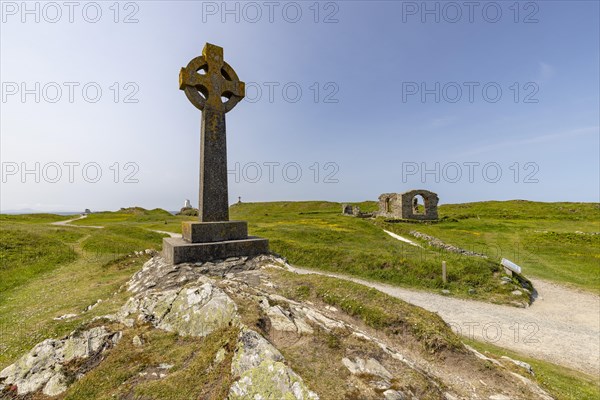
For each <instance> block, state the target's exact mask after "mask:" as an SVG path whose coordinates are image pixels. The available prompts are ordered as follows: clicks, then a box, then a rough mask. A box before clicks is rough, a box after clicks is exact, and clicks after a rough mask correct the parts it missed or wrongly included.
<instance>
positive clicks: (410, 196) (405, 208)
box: [400, 190, 439, 220]
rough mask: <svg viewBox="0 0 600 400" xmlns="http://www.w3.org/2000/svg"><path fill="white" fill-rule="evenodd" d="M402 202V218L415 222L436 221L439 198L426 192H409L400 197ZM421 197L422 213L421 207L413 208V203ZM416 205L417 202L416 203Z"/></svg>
mask: <svg viewBox="0 0 600 400" xmlns="http://www.w3.org/2000/svg"><path fill="white" fill-rule="evenodd" d="M400 197H401V199H402V200H401V201H402V218H404V219H417V220H436V219H438V212H437V205H438V202H439V197H438V195H437V194H435V193H433V192H430V191H428V190H411V191H409V192H406V193H402V194H401V195H400ZM419 197H421V198H422V199H423V204H422V210H423V211H422V212H421V207H415V203H414V201H415V200H416V199H418V198H419ZM417 205H419V204H418V201H417Z"/></svg>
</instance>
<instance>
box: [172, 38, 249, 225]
mask: <svg viewBox="0 0 600 400" xmlns="http://www.w3.org/2000/svg"><path fill="white" fill-rule="evenodd" d="M179 89H181V90H183V91H184V92H185V94H186V96H187V98H188V99H189V100H190V102H191V103H192V104H193V105H194V106H196V108H198V109H199V110H201V111H202V122H201V128H200V196H199V207H198V218H199V220H200V222H215V221H229V199H228V194H227V146H226V137H225V113H227V112H229V111H231V109H233V107H235V106H236V104H237V103H239V101H240V100H242V99H243V98H244V95H245V84H244V82H241V81H240V80H239V78H238V76H237V74H236V73H235V71H234V70H233V68H231V66H230V65H229V64H227V63H226V62H225V61H224V60H223V48H221V47H219V46H215V45H213V44H210V43H206V45H205V46H204V49H203V50H202V55H201V56H199V57H196V58H194V59H192V60H191V61H190V62H189V63H188V65H187V66H186V67H185V68H182V69H181V71H180V72H179Z"/></svg>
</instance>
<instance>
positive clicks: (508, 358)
mask: <svg viewBox="0 0 600 400" xmlns="http://www.w3.org/2000/svg"><path fill="white" fill-rule="evenodd" d="M500 358H501V359H503V360H507V361H510V362H512V363H513V364H515V365H518V366H519V367H521V368H523V369H524V370H525V371H527V372H529V373H530V374H531V375H535V374H534V373H533V368H531V365H529V364H527V363H526V362H524V361H519V360H513V359H512V358H510V357H507V356H502V357H500Z"/></svg>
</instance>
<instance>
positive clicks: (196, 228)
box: [181, 221, 248, 243]
mask: <svg viewBox="0 0 600 400" xmlns="http://www.w3.org/2000/svg"><path fill="white" fill-rule="evenodd" d="M181 230H182V232H183V239H184V240H185V241H187V242H190V243H206V242H224V241H228V240H240V239H246V238H247V237H248V223H247V222H246V221H217V222H192V221H184V222H182V223H181Z"/></svg>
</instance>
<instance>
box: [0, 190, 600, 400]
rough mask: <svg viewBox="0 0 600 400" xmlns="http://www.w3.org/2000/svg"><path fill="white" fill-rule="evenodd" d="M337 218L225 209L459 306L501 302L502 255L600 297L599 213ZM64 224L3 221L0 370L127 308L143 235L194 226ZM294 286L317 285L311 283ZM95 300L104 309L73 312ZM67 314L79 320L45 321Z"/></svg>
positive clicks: (340, 267) (284, 246) (304, 209)
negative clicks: (426, 238) (420, 237)
mask: <svg viewBox="0 0 600 400" xmlns="http://www.w3.org/2000/svg"><path fill="white" fill-rule="evenodd" d="M360 206H361V209H363V210H369V209H374V208H375V207H376V205H375V203H374V202H365V203H361V204H360ZM340 212H341V205H340V204H338V203H329V202H294V203H290V202H285V203H284V202H275V203H256V204H252V203H243V204H239V205H235V206H233V207H232V208H231V219H244V220H248V221H249V227H250V233H251V234H254V235H260V236H264V237H267V238H269V239H270V240H271V249H272V250H273V251H274V252H277V253H279V254H281V255H284V256H286V257H287V258H288V259H289V260H290V262H291V263H293V264H297V265H300V266H304V267H309V268H318V269H323V270H329V271H335V272H342V273H345V274H352V275H356V276H360V277H364V278H368V279H374V280H380V281H385V282H389V283H393V284H398V285H406V286H414V287H421V288H426V289H435V290H438V289H441V288H447V289H449V290H450V291H451V292H452V293H453V294H454V295H457V296H463V297H476V298H482V299H486V300H490V301H502V300H503V299H506V293H505V292H503V290H505V289H504V287H500V286H499V285H498V284H497V281H498V279H497V276H494V275H495V274H497V273H498V271H499V269H498V266H497V261H498V260H499V258H500V257H506V258H509V259H511V260H513V261H514V262H517V263H518V264H520V265H521V266H522V267H523V268H524V272H525V274H526V275H528V276H539V277H542V278H546V279H550V280H555V281H558V282H563V283H569V284H572V285H575V286H577V287H581V288H585V289H587V290H598V287H599V285H600V282H599V280H598V279H599V271H600V267H599V262H600V254H599V253H600V250H599V248H600V246H598V244H600V242H599V239H600V235H591V234H589V233H593V232H598V231H600V218H599V215H600V210H599V208H598V204H589V203H586V204H579V203H532V202H523V201H513V202H483V203H471V204H458V205H445V206H441V207H440V216H441V217H442V219H441V221H440V222H438V223H427V224H423V223H387V222H385V221H383V220H378V221H372V220H364V219H358V218H352V217H346V216H342V215H341V214H340ZM69 218H72V217H63V216H55V215H40V214H36V215H20V216H7V215H0V369H2V368H3V367H4V366H6V365H8V363H9V362H11V361H13V360H15V358H16V357H17V356H19V355H21V354H23V353H24V352H25V351H26V350H28V349H30V348H31V347H32V346H33V345H34V344H36V343H38V342H39V341H41V340H43V339H45V338H47V337H60V336H62V335H64V334H66V333H68V332H70V331H71V330H72V329H74V328H75V327H77V326H78V325H80V324H81V323H82V322H85V321H89V320H90V319H91V318H93V317H94V316H97V315H104V314H107V313H111V312H114V311H115V310H116V309H117V308H118V306H120V305H121V304H122V302H123V301H124V299H125V297H124V296H125V295H124V294H123V293H120V292H118V289H119V287H121V285H122V284H123V283H125V282H126V281H127V280H128V279H129V278H130V276H131V275H132V273H133V272H135V271H136V270H138V269H139V268H140V267H141V265H142V263H143V262H144V261H145V260H146V259H147V257H146V256H140V257H132V256H130V255H131V253H132V252H133V251H139V250H144V249H146V248H155V249H158V250H160V247H161V242H162V237H164V236H165V235H162V234H159V233H156V232H151V231H150V230H162V231H171V232H181V221H183V220H193V219H194V218H193V217H178V216H172V215H170V214H169V213H167V212H165V211H164V210H150V211H148V210H143V209H140V208H130V209H122V210H120V211H118V212H104V213H98V214H92V215H90V216H89V217H88V218H86V219H83V220H79V221H76V222H75V224H77V225H93V226H104V227H105V228H103V229H92V228H75V227H69V226H55V225H51V224H50V223H51V222H56V221H61V220H65V219H69ZM382 228H385V229H388V230H392V231H395V232H398V233H399V234H402V235H404V236H407V237H410V236H409V233H408V232H409V231H411V230H418V231H419V232H423V233H427V234H430V235H433V236H435V237H438V238H440V239H441V240H443V241H445V242H446V243H449V244H453V245H456V246H459V247H462V248H465V249H468V250H473V251H477V252H482V253H485V254H488V255H489V256H490V260H489V261H486V260H484V259H480V258H473V257H464V256H459V255H455V254H450V253H447V252H443V251H440V250H438V249H434V248H431V247H428V246H425V247H426V248H425V249H424V250H418V251H415V249H416V248H414V247H412V246H409V245H407V244H405V243H402V242H400V241H397V240H395V239H393V238H391V237H390V236H388V235H387V234H385V233H384V232H383V229H382ZM577 232H584V233H588V234H582V233H577ZM423 244H424V243H423ZM424 245H425V244H424ZM442 259H443V260H446V261H447V262H448V276H449V279H450V283H449V284H447V285H444V284H443V283H442V282H441V278H440V271H439V269H440V262H441V260H442ZM298 279H300V278H298ZM302 279H304V280H306V281H307V282H308V280H311V281H310V284H311V285H319V286H318V287H320V284H318V282H320V279H317V278H302ZM313 280H314V282H313ZM327 282H329V281H327ZM324 283H325V282H323V284H324ZM303 285H304V286H306V285H307V283H306V282H303V283H301V284H300V282H299V285H298V288H296V289H294V288H291V287H290V290H294V293H295V295H296V296H298V297H299V298H302V297H303V296H308V295H311V296H312V295H314V296H317V295H319V296H320V295H321V294H322V293H329V294H328V296H329V297H327V299H326V300H327V301H329V302H332V304H336V305H338V306H340V307H342V308H343V309H345V310H346V309H347V310H348V311H349V312H351V313H352V314H353V315H357V316H360V317H361V318H365V321H366V323H369V324H370V323H373V324H375V325H377V324H378V323H380V322H381V321H382V320H381V318H379V316H380V314H381V313H379V312H373V313H371V312H370V311H369V310H368V308H366V307H365V308H361V305H360V304H358V303H357V302H351V301H349V300H348V299H349V297H348V293H347V292H348V290H346V292H340V293H343V295H339V296H336V294H335V293H336V292H339V291H340V290H342V289H340V288H335V289H331V288H329V287H326V290H321V289H318V290H317V289H315V288H316V287H317V286H314V287H313V288H311V289H310V291H307V292H306V293H304V292H303ZM309 286H310V285H309ZM330 289H331V290H330ZM470 289H471V292H472V293H469V290H470ZM296 290H297V291H296ZM344 290H345V289H344ZM312 291H314V293H312ZM115 293H117V294H116V295H115ZM311 293H312V294H311ZM368 293H371V292H368ZM340 296H341V297H340ZM378 296H379V297H380V295H379V294H378V295H377V296H376V297H377V299H378V300H377V301H380V299H379V297H378ZM97 299H104V302H102V303H100V304H99V305H98V306H97V307H96V308H94V309H93V310H91V311H89V312H87V313H82V311H83V310H84V309H85V308H86V307H87V306H89V305H91V304H94V303H95V302H96V300H97ZM382 299H383V298H382ZM367 300H368V301H369V302H371V303H373V302H372V301H371V300H372V299H371V300H369V299H366V298H365V299H362V298H361V299H360V302H367ZM385 301H386V302H387V300H385ZM375 303H376V302H375ZM375 303H373V304H372V305H371V307H375V305H376V304H375ZM392 303H393V302H389V304H388V305H387V306H386V307H387V308H386V310H387V311H386V312H388V313H394V310H393V305H392ZM365 304H366V303H365ZM390 307H391V308H390ZM68 313H74V314H79V316H78V317H75V318H73V319H68V320H61V321H57V320H54V319H53V318H55V317H58V316H61V315H64V314H68ZM381 315H383V314H381ZM481 346H484V345H481ZM482 348H483V347H482ZM485 349H486V350H490V351H493V352H496V353H498V352H501V350H499V349H491V348H489V347H486V348H485ZM534 362H535V360H534V361H532V364H533V363H534ZM540 365H542V367H540V368H539V369H543V371H544V374H546V375H544V377H543V379H546V380H547V381H548V386H549V389H550V387H558V388H559V390H558V391H554V393H555V394H556V396H557V398H564V399H571V398H572V399H575V398H593V394H597V393H598V388H597V386H596V385H595V384H593V383H592V384H590V383H585V382H588V380H589V379H588V378H585V379H584V380H582V381H581V382H578V381H577V379H579V378H578V375H577V373H575V372H572V371H566V370H564V369H560V368H556V367H554V366H552V365H549V364H540ZM586 379H587V380H586ZM570 382H575V383H574V386H577V387H579V386H580V387H582V388H585V391H584V392H585V394H584V392H579V391H570V389H568V384H567V383H570ZM589 396H592V397H589Z"/></svg>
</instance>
